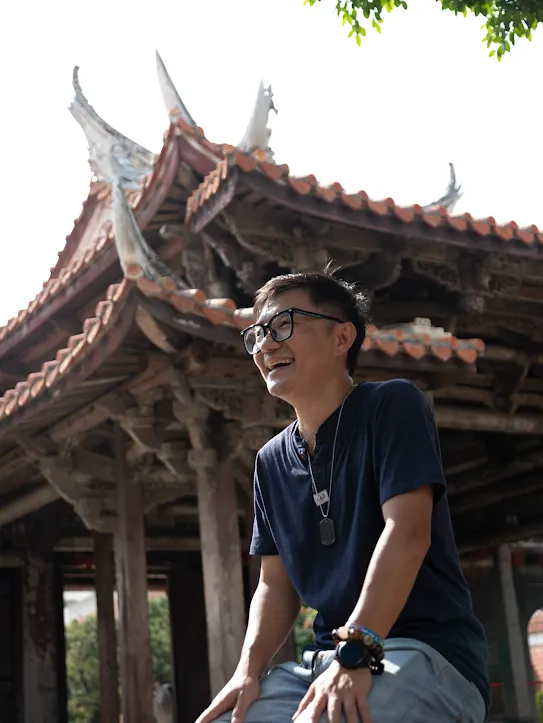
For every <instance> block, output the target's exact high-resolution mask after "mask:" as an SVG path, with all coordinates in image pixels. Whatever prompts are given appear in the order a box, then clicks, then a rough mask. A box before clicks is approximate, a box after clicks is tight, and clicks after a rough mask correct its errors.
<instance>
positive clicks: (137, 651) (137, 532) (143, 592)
mask: <svg viewBox="0 0 543 723" xmlns="http://www.w3.org/2000/svg"><path fill="white" fill-rule="evenodd" d="M115 459H116V466H117V495H118V518H119V531H118V534H117V535H116V539H115V546H116V577H117V595H118V599H119V621H120V654H121V655H120V658H121V691H122V714H123V719H124V720H125V721H127V723H128V721H141V723H153V701H152V690H153V674H152V670H151V649H150V642H149V610H148V602H147V561H146V556H145V528H144V521H143V509H142V492H141V485H140V483H138V482H134V481H133V480H131V478H130V473H129V470H128V467H127V464H126V436H125V433H124V431H123V430H122V429H121V428H120V427H119V426H118V425H116V428H115Z"/></svg>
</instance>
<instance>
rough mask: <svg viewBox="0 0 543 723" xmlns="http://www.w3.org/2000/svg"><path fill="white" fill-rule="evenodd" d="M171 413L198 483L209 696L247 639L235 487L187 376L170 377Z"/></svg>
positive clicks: (228, 464) (233, 665) (225, 678)
mask: <svg viewBox="0 0 543 723" xmlns="http://www.w3.org/2000/svg"><path fill="white" fill-rule="evenodd" d="M170 383H171V388H172V392H173V394H174V397H175V400H176V401H175V402H174V414H175V416H176V418H177V419H178V420H179V422H180V423H181V424H184V425H185V426H186V428H187V431H188V435H189V439H190V442H191V446H192V449H191V450H190V451H189V454H188V463H189V465H190V466H191V467H192V468H193V469H194V470H195V472H196V474H197V479H198V517H199V523H200V538H201V541H202V563H203V570H204V594H205V602H206V616H207V633H208V653H209V666H210V684H211V693H212V694H213V695H215V694H216V693H218V692H219V690H220V689H221V688H222V687H223V686H224V684H225V683H226V682H227V681H228V680H229V679H230V677H231V676H232V674H233V673H234V670H235V668H236V666H237V664H238V661H239V656H240V653H241V646H242V644H243V638H244V636H245V624H246V621H245V604H244V594H243V576H242V564H241V544H240V535H239V521H238V502H237V497H236V483H235V479H234V474H233V463H232V459H231V458H227V459H224V460H219V459H218V455H217V452H216V450H215V449H213V448H212V447H211V446H210V433H209V432H210V430H209V429H208V426H207V420H208V414H209V410H208V409H207V408H206V406H205V405H203V404H202V403H201V401H199V400H197V399H195V398H194V396H193V393H192V391H191V389H190V387H189V385H188V383H187V380H186V378H185V377H184V376H183V375H181V374H178V373H176V372H174V371H173V370H172V375H171V378H170Z"/></svg>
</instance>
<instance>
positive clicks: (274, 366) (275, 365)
mask: <svg viewBox="0 0 543 723" xmlns="http://www.w3.org/2000/svg"><path fill="white" fill-rule="evenodd" d="M293 361H294V359H274V360H273V361H270V362H268V363H267V367H268V370H269V371H270V372H272V371H273V370H274V369H277V368H278V367H282V366H286V365H287V364H292V362H293Z"/></svg>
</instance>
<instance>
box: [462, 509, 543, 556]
mask: <svg viewBox="0 0 543 723" xmlns="http://www.w3.org/2000/svg"><path fill="white" fill-rule="evenodd" d="M497 529H499V528H497ZM532 537H543V519H541V517H540V518H539V519H533V518H532V519H531V520H527V521H525V522H523V523H522V524H519V525H511V526H510V527H504V528H503V529H502V530H500V531H499V532H496V529H494V530H488V531H486V532H485V531H482V532H481V531H479V532H476V533H474V534H472V535H470V536H466V537H460V536H459V539H458V551H459V553H460V554H461V555H464V554H466V553H468V552H475V551H477V550H486V549H488V548H489V547H496V546H497V545H501V544H502V543H505V542H519V541H521V540H529V539H530V538H532Z"/></svg>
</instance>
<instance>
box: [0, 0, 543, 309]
mask: <svg viewBox="0 0 543 723" xmlns="http://www.w3.org/2000/svg"><path fill="white" fill-rule="evenodd" d="M334 5H335V2H334V0H322V2H321V3H320V5H317V6H315V7H313V8H309V7H306V6H304V5H303V0H228V1H225V0H206V1H205V2H203V0H198V1H196V0H192V1H191V2H189V0H170V1H169V2H167V1H166V0H153V2H151V3H145V4H141V5H137V4H135V3H133V2H126V0H115V2H111V0H93V2H92V3H79V2H73V0H69V1H68V0H56V1H55V2H54V3H44V2H41V1H39V0H27V2H24V3H23V2H19V3H9V4H7V5H6V6H5V7H4V8H3V10H2V20H1V25H0V28H1V29H0V63H1V66H0V67H2V83H1V92H2V103H1V106H2V113H1V114H0V133H1V136H0V137H1V138H2V143H3V149H2V154H1V155H2V174H1V176H0V198H1V199H2V205H3V213H2V228H3V231H2V233H3V238H2V243H1V246H0V263H1V268H2V271H3V274H2V278H3V283H2V285H1V288H0V323H1V322H3V321H5V320H6V319H7V318H8V317H10V316H12V315H14V314H16V313H17V311H18V310H19V309H20V308H23V307H26V306H27V304H28V302H29V301H30V300H31V299H32V298H33V297H34V296H35V295H36V293H37V292H38V291H39V290H40V288H41V285H42V283H43V281H44V280H45V279H46V278H47V277H48V270H49V268H50V267H51V266H52V265H53V264H54V262H55V260H56V254H57V253H58V252H59V251H60V250H61V249H62V247H63V244H64V239H65V237H66V235H67V234H68V233H69V232H70V231H71V229H72V223H73V219H74V218H76V217H77V216H78V215H79V212H80V209H81V203H82V202H83V200H84V199H85V198H86V195H87V190H88V184H89V180H90V175H91V174H90V169H89V167H88V165H87V149H86V142H85V139H84V136H83V133H82V131H81V130H80V128H79V126H78V125H77V124H76V122H75V121H74V120H73V118H72V116H71V115H70V113H69V112H68V110H67V107H68V105H69V102H70V100H71V97H72V89H71V76H72V68H73V66H74V65H79V66H80V68H81V70H80V80H81V84H82V87H83V91H84V93H85V94H86V96H87V97H88V99H89V101H90V102H91V103H92V104H93V105H94V107H95V108H96V110H97V111H98V112H99V113H100V114H101V115H102V117H103V118H105V119H106V120H107V121H108V122H109V123H110V124H111V125H113V126H114V127H116V128H117V129H118V130H119V131H121V132H122V133H124V134H125V135H127V136H128V137H130V138H132V139H133V140H135V141H137V142H138V143H140V144H141V145H143V146H145V147H147V148H149V149H150V150H152V151H154V152H158V151H159V150H160V148H161V144H162V135H163V132H164V131H165V130H166V128H167V125H168V119H167V115H166V111H165V108H164V106H163V104H162V100H161V97H160V94H159V89H158V83H157V79H156V71H155V58H154V52H155V48H158V50H159V52H160V53H161V55H162V58H163V60H164V62H165V64H166V67H167V68H168V70H169V73H170V75H171V77H172V78H173V80H174V83H175V84H176V86H177V89H178V91H179V93H180V95H181V97H182V98H183V100H184V102H185V105H186V106H187V108H188V109H189V111H190V113H191V114H192V116H193V117H194V118H195V120H196V122H197V123H198V124H199V125H200V126H202V128H203V129H204V130H205V132H206V135H207V137H208V138H209V139H210V140H212V141H215V142H219V143H220V142H226V143H236V142H237V141H239V140H240V139H241V137H242V135H243V133H244V130H245V127H246V125H247V122H248V119H249V115H250V111H251V109H252V105H253V102H254V96H255V94H256V90H257V87H258V82H259V79H260V77H263V79H264V82H265V83H271V84H272V86H273V90H274V94H275V103H276V106H277V108H278V110H279V114H278V115H277V116H273V118H272V123H273V129H274V130H273V135H272V146H273V148H274V150H275V153H276V160H277V161H278V162H286V163H288V164H289V166H290V168H291V171H292V172H293V173H296V174H305V173H314V174H315V175H316V176H317V178H318V179H319V180H320V181H321V182H333V181H336V180H337V181H340V182H341V183H342V184H343V185H344V186H345V187H346V188H347V189H348V190H351V191H357V190H360V189H364V190H365V191H366V192H368V193H369V194H370V195H371V196H372V197H375V198H384V197H387V196H391V197H392V198H394V200H395V201H396V202H397V203H405V204H409V203H421V204H424V203H429V202H431V201H433V200H435V199H436V198H437V197H439V196H440V195H441V194H442V192H443V191H444V189H445V187H446V185H447V182H448V165H447V164H448V162H449V160H450V161H453V162H454V163H455V165H456V169H457V174H458V178H459V180H460V182H461V183H463V185H464V196H463V198H462V199H461V201H460V203H459V205H458V206H457V209H456V210H457V211H458V212H459V213H460V212H464V211H469V212H470V213H472V214H473V215H474V216H488V215H493V216H495V217H496V218H497V219H498V220H499V221H505V222H506V221H510V220H512V219H514V220H515V221H517V222H518V223H519V224H521V225H529V224H532V223H536V224H540V225H541V226H543V206H542V204H541V200H540V199H541V191H542V183H541V180H540V178H541V176H540V171H541V167H542V165H543V163H542V162H543V146H542V145H541V143H539V142H538V140H537V139H538V138H539V137H540V123H541V120H540V108H541V101H542V97H543V89H542V87H541V83H540V81H539V79H540V78H541V70H542V67H543V29H540V30H539V31H538V33H536V36H535V39H534V41H533V42H532V43H528V42H521V43H520V44H519V45H517V47H516V48H514V49H513V51H514V52H513V53H512V54H511V55H510V57H506V58H505V60H503V61H502V63H498V62H496V60H495V59H491V58H489V57H488V50H487V49H486V47H485V46H484V44H483V43H482V42H481V39H482V35H483V31H482V30H481V29H480V26H481V25H482V21H481V20H480V19H477V18H474V17H473V16H471V17H468V18H467V19H465V18H462V17H459V18H455V16H454V15H453V14H452V13H450V12H444V11H442V10H441V5H440V4H439V3H437V2H435V0H411V2H410V5H411V6H412V7H410V8H409V10H408V11H403V10H396V11H394V12H393V13H392V14H391V15H390V16H387V17H386V20H385V24H384V26H383V33H382V34H381V35H378V34H377V33H376V32H375V31H368V37H367V38H366V40H365V42H364V43H363V46H362V48H358V47H357V45H356V43H355V42H354V39H352V38H351V39H350V40H349V39H347V32H346V28H343V27H342V26H341V23H340V21H339V20H338V19H337V17H336V16H335V15H334V13H333V7H334Z"/></svg>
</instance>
